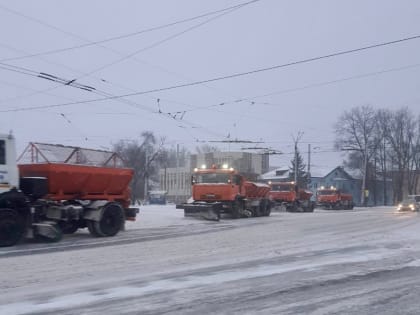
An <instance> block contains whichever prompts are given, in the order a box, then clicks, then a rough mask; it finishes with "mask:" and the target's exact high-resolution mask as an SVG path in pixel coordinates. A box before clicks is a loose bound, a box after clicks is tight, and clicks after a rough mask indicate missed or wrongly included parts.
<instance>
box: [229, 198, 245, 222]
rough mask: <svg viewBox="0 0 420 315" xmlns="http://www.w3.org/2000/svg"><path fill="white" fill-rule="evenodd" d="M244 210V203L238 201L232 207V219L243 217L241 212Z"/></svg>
mask: <svg viewBox="0 0 420 315" xmlns="http://www.w3.org/2000/svg"><path fill="white" fill-rule="evenodd" d="M242 208H243V205H242V202H241V201H240V200H238V199H236V200H235V201H234V202H233V205H232V213H231V214H232V218H233V219H239V218H240V217H241V210H242Z"/></svg>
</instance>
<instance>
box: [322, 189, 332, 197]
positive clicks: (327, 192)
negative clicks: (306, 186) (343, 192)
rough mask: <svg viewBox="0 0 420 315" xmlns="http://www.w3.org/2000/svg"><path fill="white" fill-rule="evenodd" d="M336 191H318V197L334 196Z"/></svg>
mask: <svg viewBox="0 0 420 315" xmlns="http://www.w3.org/2000/svg"><path fill="white" fill-rule="evenodd" d="M335 194H336V190H330V189H329V190H318V195H321V196H324V195H335Z"/></svg>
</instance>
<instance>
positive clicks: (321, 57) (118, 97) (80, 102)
mask: <svg viewBox="0 0 420 315" xmlns="http://www.w3.org/2000/svg"><path fill="white" fill-rule="evenodd" d="M415 39H420V35H416V36H410V37H404V38H401V39H398V40H393V41H388V42H382V43H379V44H373V45H368V46H363V47H359V48H355V49H350V50H345V51H340V52H336V53H331V54H327V55H322V56H317V57H312V58H307V59H302V60H298V61H293V62H288V63H284V64H280V65H275V66H271V67H265V68H260V69H255V70H250V71H245V72H239V73H234V74H229V75H224V76H219V77H215V78H210V79H205V80H200V81H195V82H190V83H184V84H178V85H172V86H167V87H162V88H155V89H151V90H145V91H139V92H133V93H127V94H122V95H116V96H110V97H106V98H98V99H91V100H83V101H79V102H69V103H61V104H51V105H40V106H32V107H23V108H15V109H8V110H0V112H12V111H25V110H32V109H41V108H52V107H61V106H70V105H77V104H86V103H93V102H99V101H105V100H114V99H120V98H123V97H130V96H138V95H144V94H150V93H156V92H163V91H168V90H174V89H179V88H184V87H190V86H196V85H201V84H205V83H210V82H216V81H221V80H227V79H233V78H237V77H243V76H247V75H251V74H257V73H262V72H266V71H272V70H277V69H281V68H285V67H290V66H294V65H298V64H305V63H310V62H313V61H318V60H322V59H327V58H332V57H337V56H342V55H347V54H352V53H355V52H360V51H364V50H369V49H373V48H379V47H384V46H389V45H394V44H399V43H402V42H407V41H410V40H415Z"/></svg>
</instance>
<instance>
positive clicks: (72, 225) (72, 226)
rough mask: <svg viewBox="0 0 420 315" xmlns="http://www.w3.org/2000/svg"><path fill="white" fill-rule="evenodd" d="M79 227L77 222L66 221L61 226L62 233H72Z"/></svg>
mask: <svg viewBox="0 0 420 315" xmlns="http://www.w3.org/2000/svg"><path fill="white" fill-rule="evenodd" d="M78 229H79V224H77V222H68V223H67V224H65V225H63V226H62V227H61V230H62V231H63V234H73V233H76V231H77V230H78Z"/></svg>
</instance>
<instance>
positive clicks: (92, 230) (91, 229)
mask: <svg viewBox="0 0 420 315" xmlns="http://www.w3.org/2000/svg"><path fill="white" fill-rule="evenodd" d="M94 223H95V221H90V220H86V226H87V228H88V230H89V233H90V235H92V236H96V237H99V236H101V235H99V234H98V232H96V229H95V225H94Z"/></svg>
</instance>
